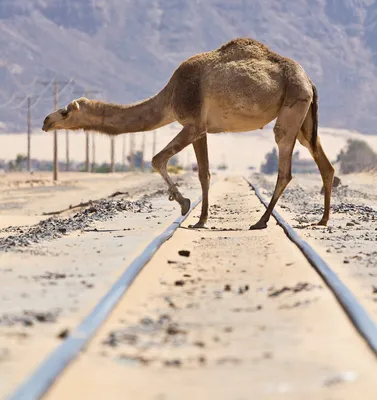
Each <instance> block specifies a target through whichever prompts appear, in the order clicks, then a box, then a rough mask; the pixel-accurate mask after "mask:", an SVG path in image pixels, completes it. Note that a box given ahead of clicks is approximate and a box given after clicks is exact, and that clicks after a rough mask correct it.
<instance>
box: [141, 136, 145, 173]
mask: <svg viewBox="0 0 377 400" xmlns="http://www.w3.org/2000/svg"><path fill="white" fill-rule="evenodd" d="M144 154H145V132H143V141H142V144H141V171H142V172H144V169H145V162H144Z"/></svg>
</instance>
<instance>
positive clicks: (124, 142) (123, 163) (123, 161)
mask: <svg viewBox="0 0 377 400" xmlns="http://www.w3.org/2000/svg"><path fill="white" fill-rule="evenodd" d="M122 169H123V171H125V170H126V135H125V134H124V135H123V136H122Z"/></svg>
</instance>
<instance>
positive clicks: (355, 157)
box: [337, 139, 377, 174]
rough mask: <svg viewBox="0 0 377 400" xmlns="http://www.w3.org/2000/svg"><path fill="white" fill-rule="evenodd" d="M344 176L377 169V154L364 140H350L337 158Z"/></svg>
mask: <svg viewBox="0 0 377 400" xmlns="http://www.w3.org/2000/svg"><path fill="white" fill-rule="evenodd" d="M337 161H339V164H340V172H341V173H342V174H351V173H353V172H361V171H367V170H370V169H373V168H376V167H377V154H376V153H375V152H374V151H373V150H372V149H371V148H370V146H369V145H368V144H367V143H366V142H364V141H363V140H352V139H350V140H348V142H347V147H346V148H345V149H342V150H341V152H340V153H339V155H338V157H337Z"/></svg>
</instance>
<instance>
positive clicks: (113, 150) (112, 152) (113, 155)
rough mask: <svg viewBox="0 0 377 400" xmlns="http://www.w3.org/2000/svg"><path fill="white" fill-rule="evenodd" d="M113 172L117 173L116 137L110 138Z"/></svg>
mask: <svg viewBox="0 0 377 400" xmlns="http://www.w3.org/2000/svg"><path fill="white" fill-rule="evenodd" d="M110 158H111V164H110V165H111V172H115V137H114V136H110Z"/></svg>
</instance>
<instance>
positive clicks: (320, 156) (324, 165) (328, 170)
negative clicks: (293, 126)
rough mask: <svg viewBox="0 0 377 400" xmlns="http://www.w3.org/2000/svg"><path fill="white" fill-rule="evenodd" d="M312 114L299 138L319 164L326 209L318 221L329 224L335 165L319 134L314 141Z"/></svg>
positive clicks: (308, 117)
mask: <svg viewBox="0 0 377 400" xmlns="http://www.w3.org/2000/svg"><path fill="white" fill-rule="evenodd" d="M310 114H311V113H310V112H309V113H308V116H307V118H306V119H305V122H304V123H303V125H302V127H301V130H300V133H299V135H298V137H297V138H298V140H299V142H300V143H301V144H302V145H303V146H305V147H306V148H307V149H308V150H309V151H310V154H311V155H312V157H313V159H314V161H315V163H316V164H317V166H318V169H319V172H320V173H321V177H322V181H323V187H324V189H325V198H324V203H325V209H324V212H323V216H322V218H321V220H320V221H319V222H318V225H327V221H328V220H329V218H330V200H331V191H332V185H333V180H334V167H333V166H332V165H331V163H330V161H329V160H328V158H327V157H326V154H325V152H324V151H323V149H322V146H321V142H320V140H319V138H318V136H317V137H316V140H315V142H314V143H313V140H312V120H311V115H310Z"/></svg>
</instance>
